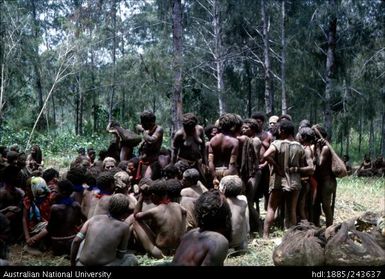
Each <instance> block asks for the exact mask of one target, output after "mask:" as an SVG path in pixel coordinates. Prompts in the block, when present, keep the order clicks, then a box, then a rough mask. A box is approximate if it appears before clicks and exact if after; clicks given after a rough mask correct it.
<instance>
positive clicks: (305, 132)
mask: <svg viewBox="0 0 385 279" xmlns="http://www.w3.org/2000/svg"><path fill="white" fill-rule="evenodd" d="M298 134H299V142H300V143H301V144H304V143H307V144H312V143H313V142H314V140H315V133H314V130H313V129H312V128H309V127H302V128H301V129H299V131H298Z"/></svg>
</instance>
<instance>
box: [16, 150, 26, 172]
mask: <svg viewBox="0 0 385 279" xmlns="http://www.w3.org/2000/svg"><path fill="white" fill-rule="evenodd" d="M17 166H18V167H19V168H20V169H23V168H25V167H26V166H27V154H25V153H24V152H20V153H19V155H18V156H17Z"/></svg>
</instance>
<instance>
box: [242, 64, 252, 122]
mask: <svg viewBox="0 0 385 279" xmlns="http://www.w3.org/2000/svg"><path fill="white" fill-rule="evenodd" d="M244 64H245V69H246V79H247V116H248V117H251V113H252V108H253V100H252V86H251V80H252V79H253V78H252V75H251V69H250V63H249V62H248V61H247V60H245V61H244Z"/></svg>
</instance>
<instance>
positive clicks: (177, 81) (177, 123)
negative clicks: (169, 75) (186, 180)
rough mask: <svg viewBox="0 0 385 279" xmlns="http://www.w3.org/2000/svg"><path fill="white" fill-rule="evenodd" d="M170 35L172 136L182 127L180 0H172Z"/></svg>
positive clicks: (181, 30)
mask: <svg viewBox="0 0 385 279" xmlns="http://www.w3.org/2000/svg"><path fill="white" fill-rule="evenodd" d="M172 35H173V47H174V60H173V66H174V67H173V68H174V86H173V96H172V135H174V134H175V132H176V131H177V130H178V129H179V128H181V127H182V114H183V107H182V104H183V102H182V67H183V57H182V54H183V53H182V52H183V49H182V47H183V27H182V4H181V0H173V6H172Z"/></svg>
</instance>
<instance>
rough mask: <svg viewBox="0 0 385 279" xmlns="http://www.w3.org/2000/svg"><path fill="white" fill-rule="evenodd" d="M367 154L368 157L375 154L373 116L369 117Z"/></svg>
mask: <svg viewBox="0 0 385 279" xmlns="http://www.w3.org/2000/svg"><path fill="white" fill-rule="evenodd" d="M369 125H370V126H369V156H370V158H372V159H373V158H374V156H375V154H374V153H375V149H376V148H375V146H374V145H375V142H374V126H373V118H372V119H370V124H369Z"/></svg>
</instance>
